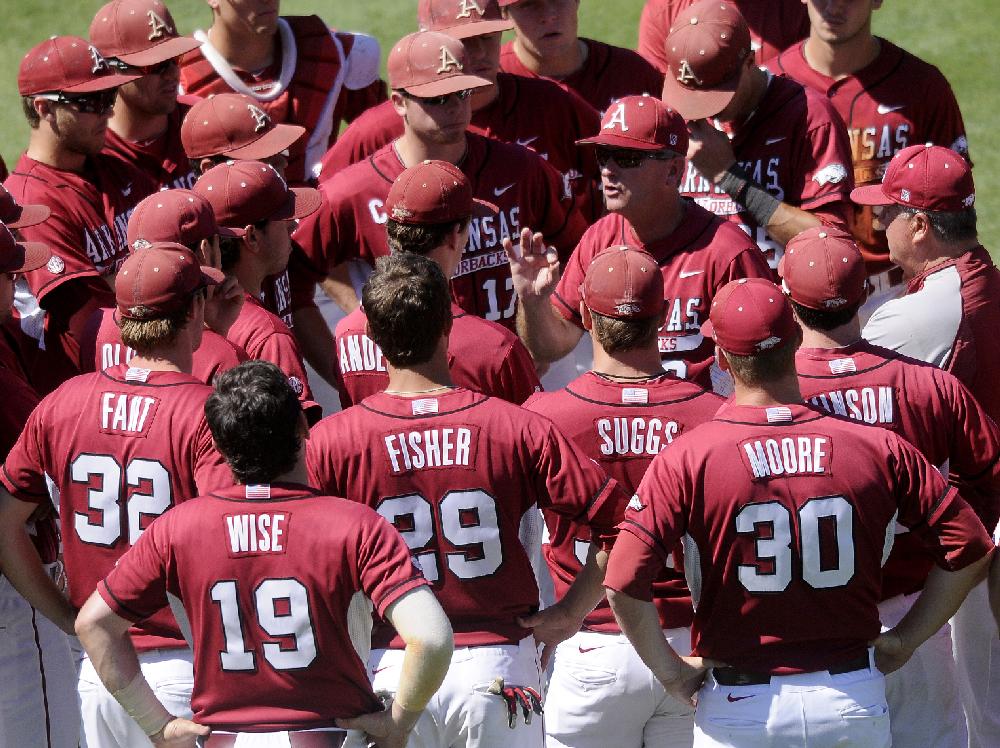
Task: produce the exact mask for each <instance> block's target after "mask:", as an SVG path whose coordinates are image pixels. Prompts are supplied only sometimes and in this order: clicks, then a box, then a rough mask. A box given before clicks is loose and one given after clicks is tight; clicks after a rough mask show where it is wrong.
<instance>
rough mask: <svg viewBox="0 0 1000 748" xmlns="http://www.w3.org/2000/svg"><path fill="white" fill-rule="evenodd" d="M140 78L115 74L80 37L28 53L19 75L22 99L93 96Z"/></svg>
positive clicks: (61, 38) (50, 42) (55, 40)
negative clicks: (58, 94) (61, 94)
mask: <svg viewBox="0 0 1000 748" xmlns="http://www.w3.org/2000/svg"><path fill="white" fill-rule="evenodd" d="M138 77H139V76H138V75H124V74H122V73H115V72H113V71H112V70H111V66H110V65H108V61H107V60H105V59H104V58H103V57H102V56H101V53H100V52H98V51H97V49H96V48H95V47H93V46H91V45H90V43H89V42H87V40H86V39H81V38H80V37H78V36H54V37H52V38H51V39H46V40H45V41H44V42H42V43H41V44H37V45H35V46H34V47H32V48H31V49H30V50H28V53H27V54H26V55H25V56H24V57H23V58H22V59H21V67H20V68H19V69H18V71H17V91H18V93H20V94H21V96H34V95H35V94H42V93H53V92H55V91H64V92H65V93H78V94H84V93H93V92H94V91H106V90H107V89H109V88H118V86H121V85H124V84H126V83H130V82H131V81H134V80H135V79H136V78H138Z"/></svg>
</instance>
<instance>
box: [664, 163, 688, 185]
mask: <svg viewBox="0 0 1000 748" xmlns="http://www.w3.org/2000/svg"><path fill="white" fill-rule="evenodd" d="M686 172H687V159H686V158H684V157H683V156H680V157H678V158H673V159H671V160H670V162H669V164H668V165H667V184H668V185H670V186H671V187H678V188H679V187H680V186H681V180H683V179H684V174H685V173H686Z"/></svg>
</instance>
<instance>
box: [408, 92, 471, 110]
mask: <svg viewBox="0 0 1000 748" xmlns="http://www.w3.org/2000/svg"><path fill="white" fill-rule="evenodd" d="M400 93H401V94H402V95H403V96H404V97H405V98H407V99H410V100H412V101H417V102H419V103H421V104H425V105H427V106H442V105H443V104H447V103H448V102H449V101H450V100H451V97H452V96H454V97H455V98H457V99H458V100H459V101H465V100H466V99H467V98H469V97H470V96H472V89H469V88H466V89H463V90H462V91H455V92H454V93H449V94H443V95H441V96H414V95H413V94H411V93H407V92H406V91H402V90H401V91H400Z"/></svg>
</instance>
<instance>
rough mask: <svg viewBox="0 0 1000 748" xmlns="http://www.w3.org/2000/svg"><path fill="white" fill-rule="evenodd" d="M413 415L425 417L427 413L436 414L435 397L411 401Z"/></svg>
mask: <svg viewBox="0 0 1000 748" xmlns="http://www.w3.org/2000/svg"><path fill="white" fill-rule="evenodd" d="M412 408H413V415H415V416H425V415H427V414H428V413H437V412H438V401H437V398H436V397H424V398H421V399H420V400H414V401H413V405H412Z"/></svg>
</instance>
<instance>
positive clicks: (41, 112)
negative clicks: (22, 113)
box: [31, 96, 56, 122]
mask: <svg viewBox="0 0 1000 748" xmlns="http://www.w3.org/2000/svg"><path fill="white" fill-rule="evenodd" d="M53 104H55V102H54V101H49V100H48V99H43V98H42V97H41V96H36V97H35V98H34V99H32V100H31V106H32V107H33V108H34V110H35V114H37V115H38V118H39V119H43V120H45V121H47V122H52V121H53V120H55V118H56V108H55V107H54V106H53Z"/></svg>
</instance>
